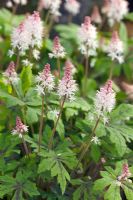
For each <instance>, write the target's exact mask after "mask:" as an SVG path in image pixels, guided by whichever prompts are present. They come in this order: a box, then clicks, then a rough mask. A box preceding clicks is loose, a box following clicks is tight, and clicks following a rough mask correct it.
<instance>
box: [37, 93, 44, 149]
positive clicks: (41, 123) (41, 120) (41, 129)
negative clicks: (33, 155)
mask: <svg viewBox="0 0 133 200" xmlns="http://www.w3.org/2000/svg"><path fill="white" fill-rule="evenodd" d="M43 115H44V95H42V112H41V117H40V127H39V139H38V152H40V149H41V142H42V135H43V133H42V131H43Z"/></svg>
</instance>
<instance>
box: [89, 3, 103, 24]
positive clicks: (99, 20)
mask: <svg viewBox="0 0 133 200" xmlns="http://www.w3.org/2000/svg"><path fill="white" fill-rule="evenodd" d="M91 20H92V22H94V23H96V24H101V23H102V17H101V15H100V12H99V8H98V6H94V8H93V11H92V15H91Z"/></svg>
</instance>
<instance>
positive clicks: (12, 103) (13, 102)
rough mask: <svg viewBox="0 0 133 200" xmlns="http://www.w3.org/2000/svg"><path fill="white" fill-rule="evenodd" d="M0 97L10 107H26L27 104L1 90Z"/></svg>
mask: <svg viewBox="0 0 133 200" xmlns="http://www.w3.org/2000/svg"><path fill="white" fill-rule="evenodd" d="M0 97H1V98H4V99H5V100H6V102H7V105H8V106H9V107H12V106H16V105H19V106H24V105H25V103H24V102H23V101H21V100H20V99H18V98H17V97H13V96H12V95H10V94H8V93H7V92H5V91H2V90H0Z"/></svg>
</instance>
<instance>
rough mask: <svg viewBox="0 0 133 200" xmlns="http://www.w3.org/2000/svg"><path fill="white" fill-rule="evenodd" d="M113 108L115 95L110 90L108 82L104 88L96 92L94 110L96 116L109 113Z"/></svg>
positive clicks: (110, 82) (109, 82)
mask: <svg viewBox="0 0 133 200" xmlns="http://www.w3.org/2000/svg"><path fill="white" fill-rule="evenodd" d="M114 106H115V93H114V91H113V89H112V81H111V80H109V81H108V82H107V83H106V84H105V86H104V87H102V88H101V89H100V91H97V94H96V98H95V109H96V112H97V113H98V115H101V114H103V113H104V112H111V111H112V110H113V108H114Z"/></svg>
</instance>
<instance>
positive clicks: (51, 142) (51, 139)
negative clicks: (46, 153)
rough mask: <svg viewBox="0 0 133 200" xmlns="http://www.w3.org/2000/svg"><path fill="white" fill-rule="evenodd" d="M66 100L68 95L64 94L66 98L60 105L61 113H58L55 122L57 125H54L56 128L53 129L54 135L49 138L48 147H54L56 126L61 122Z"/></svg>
mask: <svg viewBox="0 0 133 200" xmlns="http://www.w3.org/2000/svg"><path fill="white" fill-rule="evenodd" d="M65 100H66V96H64V99H63V101H62V104H61V105H60V112H59V115H58V118H57V120H56V122H55V125H54V128H53V130H52V135H51V138H50V140H49V144H48V148H49V149H51V148H52V145H53V138H54V135H55V131H56V128H57V125H58V122H59V119H60V117H61V114H62V111H63V106H64V103H65Z"/></svg>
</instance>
